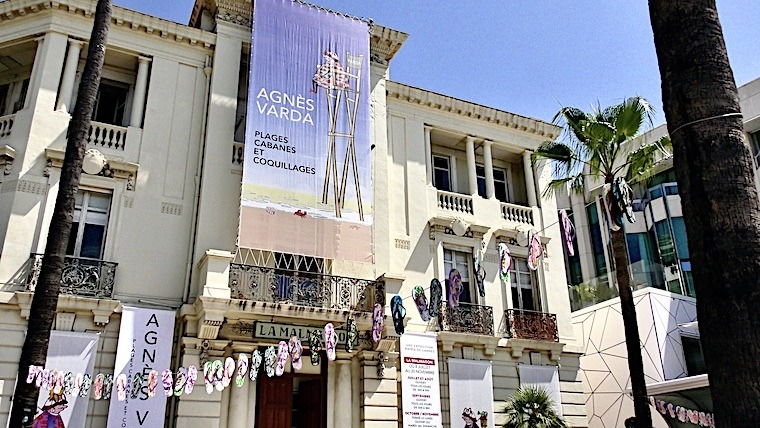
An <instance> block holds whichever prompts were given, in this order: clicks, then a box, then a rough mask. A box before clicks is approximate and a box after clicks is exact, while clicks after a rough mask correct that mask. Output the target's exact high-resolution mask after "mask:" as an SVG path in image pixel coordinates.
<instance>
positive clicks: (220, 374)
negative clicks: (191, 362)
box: [213, 360, 234, 392]
mask: <svg viewBox="0 0 760 428" xmlns="http://www.w3.org/2000/svg"><path fill="white" fill-rule="evenodd" d="M233 364H234V361H233ZM213 368H214V388H216V390H217V391H219V392H221V391H222V390H224V383H223V382H224V363H223V362H222V360H214V363H213ZM227 384H228V385H229V382H228V383H227Z"/></svg>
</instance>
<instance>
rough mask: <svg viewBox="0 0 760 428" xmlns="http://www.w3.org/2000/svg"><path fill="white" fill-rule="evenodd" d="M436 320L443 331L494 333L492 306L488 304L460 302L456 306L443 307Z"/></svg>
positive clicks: (488, 334) (489, 334) (490, 334)
mask: <svg viewBox="0 0 760 428" xmlns="http://www.w3.org/2000/svg"><path fill="white" fill-rule="evenodd" d="M438 321H439V323H440V327H441V330H443V331H450V332H455V333H471V334H483V335H486V336H493V335H494V328H493V308H492V307H490V306H482V305H473V304H469V303H460V304H459V306H457V307H456V308H449V307H444V308H442V310H441V315H440V316H439V317H438Z"/></svg>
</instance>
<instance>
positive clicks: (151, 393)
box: [148, 370, 158, 398]
mask: <svg viewBox="0 0 760 428" xmlns="http://www.w3.org/2000/svg"><path fill="white" fill-rule="evenodd" d="M156 389H158V371H157V370H151V371H150V373H148V397H149V398H153V397H155V396H156Z"/></svg>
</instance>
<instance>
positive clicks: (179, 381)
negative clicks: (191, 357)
mask: <svg viewBox="0 0 760 428" xmlns="http://www.w3.org/2000/svg"><path fill="white" fill-rule="evenodd" d="M186 384H187V369H186V368H184V367H180V368H179V370H177V376H175V377H174V396H175V397H179V396H180V395H182V391H184V390H185V385H186Z"/></svg>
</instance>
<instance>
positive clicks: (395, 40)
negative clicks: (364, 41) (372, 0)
mask: <svg viewBox="0 0 760 428" xmlns="http://www.w3.org/2000/svg"><path fill="white" fill-rule="evenodd" d="M408 37H409V35H408V34H406V33H402V32H401V31H397V30H394V29H392V28H388V27H383V26H382V25H374V24H373V25H372V32H371V34H370V42H369V56H370V59H371V60H372V62H375V63H378V64H381V65H386V66H387V65H388V63H389V62H390V60H391V59H393V56H394V55H396V52H398V50H399V49H401V45H403V44H404V42H405V41H406V39H407V38H408Z"/></svg>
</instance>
